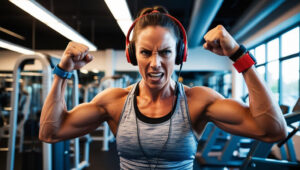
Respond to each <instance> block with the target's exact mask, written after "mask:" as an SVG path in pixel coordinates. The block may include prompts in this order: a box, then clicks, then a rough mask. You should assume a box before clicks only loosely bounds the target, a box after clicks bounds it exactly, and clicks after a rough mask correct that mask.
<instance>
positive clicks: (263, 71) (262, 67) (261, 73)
mask: <svg viewBox="0 0 300 170" xmlns="http://www.w3.org/2000/svg"><path fill="white" fill-rule="evenodd" d="M256 71H257V72H258V74H259V75H260V77H261V78H262V79H263V80H264V79H265V72H266V69H265V66H260V67H257V68H256Z"/></svg>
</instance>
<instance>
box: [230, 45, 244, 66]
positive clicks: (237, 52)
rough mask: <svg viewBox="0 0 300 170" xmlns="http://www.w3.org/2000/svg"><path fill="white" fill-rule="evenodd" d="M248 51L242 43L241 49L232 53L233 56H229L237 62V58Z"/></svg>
mask: <svg viewBox="0 0 300 170" xmlns="http://www.w3.org/2000/svg"><path fill="white" fill-rule="evenodd" d="M246 51H247V49H246V47H245V46H243V45H242V44H240V47H239V49H238V50H237V51H236V52H235V53H234V54H232V55H231V56H229V58H230V59H231V60H232V61H233V62H236V60H237V59H238V58H240V56H242V55H243V54H244V53H245V52H246Z"/></svg>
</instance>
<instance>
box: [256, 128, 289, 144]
mask: <svg viewBox="0 0 300 170" xmlns="http://www.w3.org/2000/svg"><path fill="white" fill-rule="evenodd" d="M287 135H288V133H287V130H286V128H282V130H280V131H277V132H273V133H270V134H266V135H265V136H264V137H263V138H262V139H261V140H262V141H263V142H268V143H276V142H280V141H282V140H284V139H286V137H287Z"/></svg>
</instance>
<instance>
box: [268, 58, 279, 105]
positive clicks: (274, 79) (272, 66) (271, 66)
mask: <svg viewBox="0 0 300 170" xmlns="http://www.w3.org/2000/svg"><path fill="white" fill-rule="evenodd" d="M267 70H268V72H267V84H268V86H269V87H270V89H271V91H272V92H273V93H274V96H275V97H276V100H277V101H279V87H278V85H279V61H278V60H277V61H272V62H269V63H268V65H267Z"/></svg>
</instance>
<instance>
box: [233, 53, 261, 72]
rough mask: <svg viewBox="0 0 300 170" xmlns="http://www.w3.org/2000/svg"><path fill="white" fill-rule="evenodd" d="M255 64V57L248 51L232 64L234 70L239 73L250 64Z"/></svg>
mask: <svg viewBox="0 0 300 170" xmlns="http://www.w3.org/2000/svg"><path fill="white" fill-rule="evenodd" d="M255 64H256V60H255V58H254V57H253V56H252V55H251V54H250V53H249V52H247V53H245V54H244V55H243V56H242V57H240V58H239V59H238V60H236V62H234V63H233V66H234V67H235V68H236V70H237V71H238V72H239V73H241V72H244V71H246V70H247V69H249V68H250V67H251V66H252V65H255Z"/></svg>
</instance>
